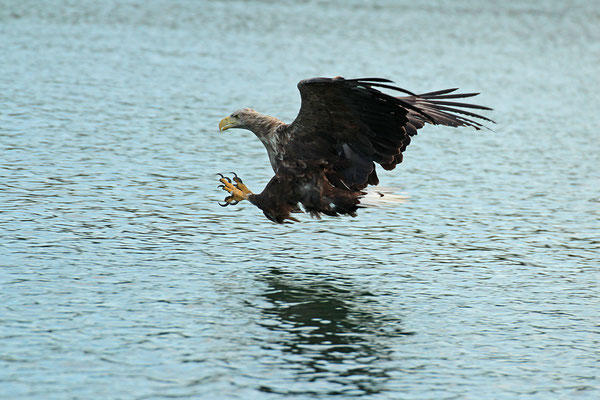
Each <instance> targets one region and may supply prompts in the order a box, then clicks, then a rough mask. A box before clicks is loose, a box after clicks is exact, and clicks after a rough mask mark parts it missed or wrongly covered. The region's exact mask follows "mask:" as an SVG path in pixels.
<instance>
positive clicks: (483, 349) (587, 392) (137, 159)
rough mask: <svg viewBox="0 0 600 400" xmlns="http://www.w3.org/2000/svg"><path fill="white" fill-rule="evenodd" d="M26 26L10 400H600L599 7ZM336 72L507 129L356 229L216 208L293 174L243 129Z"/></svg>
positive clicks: (3, 34) (3, 137)
mask: <svg viewBox="0 0 600 400" xmlns="http://www.w3.org/2000/svg"><path fill="white" fill-rule="evenodd" d="M2 4H3V5H2V7H0V48H1V49H2V50H1V61H0V154H1V156H0V264H1V266H2V268H1V270H0V280H1V282H2V291H1V293H0V300H1V301H0V304H1V306H0V397H2V398H7V399H13V398H14V399H17V398H18V399H28V398H43V399H52V398H57V399H58V398H61V399H62V398H127V399H133V398H137V399H158V398H168V397H183V398H206V399H225V398H235V399H278V398H296V399H316V398H318V399H326V398H332V397H339V398H350V397H353V396H356V397H361V398H366V399H388V398H393V399H396V398H419V399H447V398H448V399H449V398H477V399H481V398H490V399H491V398H493V399H501V398H506V399H514V398H540V399H548V398H598V396H599V395H600V373H599V369H598V363H599V360H600V350H598V349H599V348H600V325H599V316H600V305H599V297H600V290H599V288H598V282H599V278H600V276H599V275H600V274H599V265H600V262H599V261H600V257H599V250H600V234H599V228H600V223H599V222H600V209H599V206H600V190H599V187H600V172H599V171H600V168H599V167H600V141H599V140H598V126H599V125H600V113H598V110H599V109H600V100H599V97H598V93H599V92H600V78H599V77H600V75H599V74H598V65H600V12H599V11H598V7H596V6H595V5H594V2H584V1H575V2H560V1H547V2H543V3H541V2H533V1H531V2H529V1H525V2H523V1H521V0H518V1H517V0H515V1H506V2H502V3H498V4H494V5H492V4H487V3H484V2H478V1H474V0H471V1H468V0H460V1H452V2H451V1H438V2H430V3H427V4H425V3H422V2H408V1H406V2H404V1H403V2H392V1H389V2H386V1H378V2H372V3H366V2H362V1H347V2H346V1H345V2H341V1H340V2H337V3H336V2H331V3H330V2H320V1H307V2H291V1H287V2H270V1H256V2H241V1H238V2H236V1H211V2H202V1H177V2H169V1H160V0H155V1H148V2H144V1H135V0H126V1H105V2H95V1H68V0H64V1H59V0H55V1H46V2H37V1H23V0H19V1H11V0H9V1H4V2H3V3H2ZM334 75H344V76H347V77H358V76H382V77H387V78H391V79H394V80H395V81H396V82H397V83H398V84H399V85H400V86H402V87H406V88H407V89H410V90H414V91H417V92H418V91H429V90H436V89H441V88H445V87H454V86H460V87H461V89H464V90H466V91H482V95H481V96H480V97H479V98H478V101H479V102H480V103H481V104H485V105H489V106H492V107H494V108H495V111H494V112H493V113H491V114H490V116H491V117H492V118H494V119H496V120H497V121H498V124H496V125H495V126H494V130H495V131H496V132H495V133H492V132H487V133H486V132H476V131H474V130H468V129H462V130H454V129H450V128H443V127H430V128H426V129H424V130H422V131H421V133H420V134H419V136H418V137H417V138H416V140H414V141H413V143H412V144H411V146H410V147H409V149H408V151H407V152H406V154H405V161H404V163H403V164H402V165H401V166H400V167H399V168H398V169H396V170H395V171H392V172H387V173H382V174H381V175H380V177H381V178H382V184H381V185H382V187H383V188H384V191H386V192H387V193H388V196H387V197H385V198H384V199H399V200H401V201H397V202H395V201H387V202H379V203H377V204H375V206H373V207H369V208H367V209H364V210H361V212H360V213H359V216H358V217H357V218H355V219H352V218H325V219H323V220H320V221H317V220H311V219H310V218H308V217H307V216H302V222H301V223H297V224H293V225H285V226H279V225H275V224H272V223H270V222H269V221H267V220H266V219H265V218H264V217H263V216H262V213H261V212H260V211H259V210H258V209H256V208H255V207H253V206H252V205H250V204H240V205H239V206H237V207H228V208H221V207H219V206H218V205H217V201H218V200H221V199H222V198H223V192H221V191H219V190H217V189H216V185H217V184H218V183H217V181H216V176H215V173H217V172H228V171H232V170H233V171H236V172H237V173H238V174H240V175H241V176H242V177H243V178H244V180H245V182H247V183H248V185H249V186H250V188H251V189H253V190H261V188H262V187H263V186H264V184H266V182H267V181H268V180H269V178H270V176H271V174H272V172H271V171H270V167H269V165H268V160H267V157H266V155H265V153H264V150H263V148H262V145H261V144H260V142H259V141H258V140H257V139H256V138H254V137H253V135H252V134H250V133H249V132H243V131H228V132H231V134H229V133H228V134H221V133H219V132H218V131H217V123H218V121H219V119H220V118H222V117H224V116H225V115H228V114H229V113H230V112H232V111H234V110H235V109H237V108H241V107H247V106H251V107H254V108H256V109H257V110H259V111H262V112H265V113H269V114H272V115H275V116H278V117H280V118H282V119H284V120H287V121H290V120H292V119H293V118H294V116H295V115H296V112H297V110H298V106H299V95H298V93H297V90H296V88H295V84H296V82H297V81H299V80H300V79H303V78H307V77H311V76H334ZM394 196H397V197H394Z"/></svg>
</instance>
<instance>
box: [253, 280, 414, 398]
mask: <svg viewBox="0 0 600 400" xmlns="http://www.w3.org/2000/svg"><path fill="white" fill-rule="evenodd" d="M264 281H265V282H266V283H267V284H268V285H269V289H270V290H268V291H267V292H266V293H265V297H266V298H267V299H268V301H269V303H270V306H269V307H266V308H265V309H264V310H263V312H264V314H265V316H266V318H265V319H264V322H263V323H262V325H263V326H264V327H265V328H267V329H269V330H271V331H274V332H278V333H284V335H277V339H275V340H274V341H273V342H270V343H265V344H264V345H265V346H266V347H268V348H269V349H270V350H279V351H282V352H283V353H284V354H283V357H282V361H281V363H282V365H281V367H280V369H282V370H287V371H288V372H289V371H293V374H291V376H293V378H292V381H293V382H290V385H287V386H286V387H285V388H275V387H266V386H263V387H261V390H263V391H265V392H276V393H285V394H305V395H306V394H313V395H316V394H328V395H336V394H339V395H345V396H361V395H365V394H373V393H379V392H381V391H383V390H384V384H385V382H386V381H387V380H388V374H387V367H386V365H389V363H388V362H387V360H389V359H390V356H391V349H389V348H388V347H387V346H386V344H384V342H386V341H387V340H389V337H390V336H398V335H406V334H407V333H405V332H402V331H401V330H400V329H399V325H400V321H399V320H398V319H395V318H390V317H389V316H387V317H386V316H385V315H381V313H380V312H378V311H377V310H376V307H375V300H374V296H373V295H372V294H371V293H368V292H365V291H362V292H361V291H360V290H358V289H357V288H356V287H352V285H351V284H349V283H348V282H344V281H342V280H341V279H340V278H339V277H335V278H334V277H332V276H315V275H310V276H306V275H302V277H301V279H300V280H299V279H298V276H296V275H286V274H282V273H281V271H279V270H272V271H271V274H269V275H268V276H266V277H265V278H264ZM390 326H392V327H393V329H392V331H390V330H389V329H386V328H388V327H390Z"/></svg>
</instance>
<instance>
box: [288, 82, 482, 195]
mask: <svg viewBox="0 0 600 400" xmlns="http://www.w3.org/2000/svg"><path fill="white" fill-rule="evenodd" d="M390 83H392V82H391V81H389V80H387V79H382V78H362V79H344V78H341V77H336V78H312V79H307V80H303V81H300V83H298V89H299V90H300V94H301V96H302V105H301V108H300V112H299V114H298V116H297V117H296V119H295V120H294V122H292V123H291V124H290V125H289V126H288V127H287V128H286V131H287V135H286V136H287V137H288V143H287V147H288V148H289V149H291V150H292V151H294V154H295V155H296V156H297V157H299V158H300V159H302V160H303V161H320V162H324V163H326V164H328V165H329V166H330V172H329V176H328V178H329V180H330V181H332V182H333V183H334V184H335V185H336V186H338V185H339V186H345V187H346V188H351V189H354V190H360V189H362V188H364V187H366V186H367V185H368V184H377V183H378V182H379V180H378V178H377V174H376V172H375V165H374V163H378V164H380V165H381V166H382V167H383V168H384V169H388V170H389V169H393V168H394V167H395V166H396V164H398V163H400V162H401V161H402V152H403V151H404V150H405V149H406V146H408V144H409V143H410V137H411V136H413V135H415V134H416V133H417V129H419V128H421V127H423V125H424V124H425V123H431V124H440V125H448V126H472V127H474V128H475V129H480V128H481V127H482V125H481V124H480V123H478V122H476V121H474V120H472V119H470V118H469V117H474V118H481V119H484V120H487V121H491V120H489V119H487V118H485V117H482V116H480V115H477V114H474V113H472V112H468V111H465V110H463V109H462V108H477V109H485V110H487V109H489V108H487V107H482V106H476V105H472V104H464V103H456V102H450V101H447V99H455V98H460V97H470V96H474V95H475V94H474V93H467V94H462V95H461V94H449V93H452V92H453V91H454V90H455V89H448V90H442V91H438V92H431V93H425V94H422V95H416V94H414V93H411V92H409V91H407V90H405V89H401V88H399V87H396V86H392V85H390ZM377 88H385V89H391V90H395V91H399V92H402V93H404V94H406V95H408V96H402V97H394V96H392V95H389V94H386V93H383V92H381V91H380V90H378V89H377ZM334 175H335V176H334Z"/></svg>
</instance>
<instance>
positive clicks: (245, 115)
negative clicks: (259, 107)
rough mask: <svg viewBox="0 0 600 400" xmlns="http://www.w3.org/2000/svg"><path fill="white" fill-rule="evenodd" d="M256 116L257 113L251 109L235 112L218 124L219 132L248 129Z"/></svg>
mask: <svg viewBox="0 0 600 400" xmlns="http://www.w3.org/2000/svg"><path fill="white" fill-rule="evenodd" d="M257 115H259V113H257V112H256V111H254V110H253V109H251V108H243V109H241V110H237V111H236V112H234V113H233V114H231V115H230V116H228V117H225V118H223V119H222V120H221V122H219V130H220V131H226V130H227V129H229V128H240V129H250V128H251V126H252V123H253V121H254V120H255V119H256V118H257Z"/></svg>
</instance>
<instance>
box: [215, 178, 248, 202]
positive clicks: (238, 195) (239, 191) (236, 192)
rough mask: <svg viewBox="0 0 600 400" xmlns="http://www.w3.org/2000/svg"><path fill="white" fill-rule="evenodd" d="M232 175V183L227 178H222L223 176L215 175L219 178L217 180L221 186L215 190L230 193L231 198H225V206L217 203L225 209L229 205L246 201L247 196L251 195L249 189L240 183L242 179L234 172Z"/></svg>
mask: <svg viewBox="0 0 600 400" xmlns="http://www.w3.org/2000/svg"><path fill="white" fill-rule="evenodd" d="M232 174H233V176H234V177H233V181H232V180H231V179H230V178H229V177H227V176H223V174H217V175H218V176H220V177H221V178H220V179H219V182H221V185H219V186H217V188H218V189H222V190H224V191H226V192H229V193H231V196H227V197H226V198H225V204H221V203H219V205H220V206H221V207H226V206H228V205H230V204H231V205H236V204H238V203H239V202H240V201H242V200H247V199H248V196H249V195H251V194H252V192H251V191H250V189H248V187H246V185H244V184H243V183H242V179H241V178H240V177H239V176H237V174H236V173H235V172H232ZM234 182H235V183H234Z"/></svg>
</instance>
